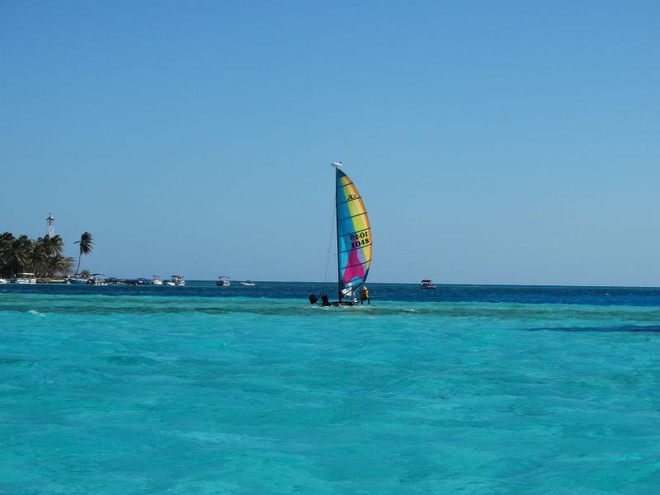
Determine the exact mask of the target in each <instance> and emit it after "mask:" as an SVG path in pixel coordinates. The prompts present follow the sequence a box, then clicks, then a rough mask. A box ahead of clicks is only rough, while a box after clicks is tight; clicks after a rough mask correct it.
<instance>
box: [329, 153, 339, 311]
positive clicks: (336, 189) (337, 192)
mask: <svg viewBox="0 0 660 495" xmlns="http://www.w3.org/2000/svg"><path fill="white" fill-rule="evenodd" d="M330 165H331V166H332V167H334V168H335V222H336V225H335V227H336V233H337V294H338V297H339V302H341V296H342V286H341V267H340V266H339V250H340V249H341V245H340V243H339V211H338V208H337V207H338V206H339V188H338V187H337V182H338V180H339V169H340V168H341V162H332V163H331V164H330Z"/></svg>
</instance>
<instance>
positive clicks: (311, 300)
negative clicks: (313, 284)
mask: <svg viewBox="0 0 660 495" xmlns="http://www.w3.org/2000/svg"><path fill="white" fill-rule="evenodd" d="M318 300H319V298H318V297H316V294H310V295H309V304H316V301H318Z"/></svg>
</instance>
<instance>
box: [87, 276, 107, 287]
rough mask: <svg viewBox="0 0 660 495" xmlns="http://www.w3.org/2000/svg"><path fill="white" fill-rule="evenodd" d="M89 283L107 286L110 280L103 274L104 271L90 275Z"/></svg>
mask: <svg viewBox="0 0 660 495" xmlns="http://www.w3.org/2000/svg"><path fill="white" fill-rule="evenodd" d="M87 284H89V285H97V286H106V285H108V282H107V280H106V279H105V275H103V274H102V273H95V274H94V275H92V276H91V277H89V280H87Z"/></svg>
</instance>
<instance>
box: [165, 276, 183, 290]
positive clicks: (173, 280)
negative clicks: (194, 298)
mask: <svg viewBox="0 0 660 495" xmlns="http://www.w3.org/2000/svg"><path fill="white" fill-rule="evenodd" d="M167 285H176V286H177V287H183V286H184V285H186V280H185V279H184V278H183V275H172V276H171V277H170V281H169V282H168V283H167Z"/></svg>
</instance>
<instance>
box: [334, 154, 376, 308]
mask: <svg viewBox="0 0 660 495" xmlns="http://www.w3.org/2000/svg"><path fill="white" fill-rule="evenodd" d="M333 166H335V167H336V170H337V172H336V177H337V199H336V203H337V258H338V266H339V298H340V300H341V298H342V297H346V296H347V295H348V293H349V292H351V293H352V292H355V291H356V289H357V288H358V287H360V286H361V285H362V284H364V282H365V281H366V280H367V275H368V274H369V267H370V266H371V227H370V225H369V218H368V217H367V210H366V209H365V208H364V203H363V202H362V198H361V197H360V193H359V192H358V190H357V188H356V187H355V184H353V182H352V181H351V179H349V177H348V176H347V175H346V174H345V173H344V172H342V171H341V170H339V166H340V164H333Z"/></svg>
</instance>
